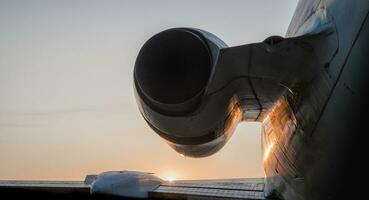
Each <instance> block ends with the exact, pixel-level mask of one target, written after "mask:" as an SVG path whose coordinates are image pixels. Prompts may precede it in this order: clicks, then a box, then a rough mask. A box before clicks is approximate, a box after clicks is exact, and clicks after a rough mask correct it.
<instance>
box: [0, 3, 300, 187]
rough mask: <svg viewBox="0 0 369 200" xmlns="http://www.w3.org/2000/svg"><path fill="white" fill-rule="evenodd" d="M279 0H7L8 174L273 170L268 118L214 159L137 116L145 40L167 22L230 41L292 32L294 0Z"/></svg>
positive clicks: (0, 94)
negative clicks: (263, 138) (138, 63)
mask: <svg viewBox="0 0 369 200" xmlns="http://www.w3.org/2000/svg"><path fill="white" fill-rule="evenodd" d="M275 2H276V1H272V0H269V1H266V0H265V1H262V0H253V1H251V0H239V1H235V0H230V1H226V0H224V1H214V0H209V1H198V0H194V1H189V0H187V1H169V0H168V1H134V0H132V1H110V0H109V1H102V0H101V1H74V0H73V1H72V0H70V1H69V0H65V1H46V0H45V1H37V0H33V1H28V0H24V1H18V0H0V179H54V180H55V179H60V180H82V179H84V176H85V175H86V174H96V173H100V172H103V171H109V170H137V171H147V172H154V173H156V174H157V175H159V176H160V177H162V178H165V179H168V178H174V179H199V178H201V179H204V178H239V177H261V176H264V173H263V169H262V155H261V143H260V124H258V123H242V124H240V125H239V126H238V127H237V130H236V132H235V134H234V135H233V137H232V138H231V140H230V141H229V142H228V144H226V146H225V147H224V148H223V149H222V150H221V151H220V152H218V153H217V154H215V155H213V156H210V157H207V158H201V159H193V158H187V157H182V156H180V155H179V154H178V153H176V152H175V151H174V150H172V149H171V148H170V147H169V146H168V145H167V144H166V143H165V141H164V140H163V139H161V138H160V137H159V136H158V135H156V134H155V133H154V132H153V131H152V130H151V129H150V128H149V127H148V126H147V124H146V123H145V122H144V120H143V118H142V117H141V116H140V114H139V111H138V109H137V106H136V102H135V99H134V95H133V81H132V80H133V66H134V62H135V59H136V56H137V54H138V51H139V49H140V48H141V46H142V45H143V43H144V42H145V41H146V40H147V39H149V38H150V37H151V36H152V35H154V34H156V33H158V32H160V31H162V30H164V29H167V28H172V27H196V28H201V29H204V30H207V31H209V32H211V33H213V34H215V35H217V36H218V37H219V38H221V39H222V40H223V41H225V42H226V43H227V44H228V45H229V46H235V45H240V44H245V43H251V42H259V41H262V40H264V39H265V38H267V37H268V36H271V35H282V36H284V34H285V32H286V30H287V27H288V25H289V22H290V19H291V17H292V14H293V11H294V9H295V6H296V4H297V0H283V1H278V4H276V3H275Z"/></svg>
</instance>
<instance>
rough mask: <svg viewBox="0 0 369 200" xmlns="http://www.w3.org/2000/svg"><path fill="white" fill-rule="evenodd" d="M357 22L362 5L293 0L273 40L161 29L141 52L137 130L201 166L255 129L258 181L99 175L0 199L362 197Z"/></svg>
mask: <svg viewBox="0 0 369 200" xmlns="http://www.w3.org/2000/svg"><path fill="white" fill-rule="evenodd" d="M368 15H369V1H365V0H306V1H303V0H300V1H299V2H298V5H297V8H296V10H295V13H294V15H293V18H292V21H291V23H290V25H289V28H288V31H287V33H286V36H285V37H284V38H283V37H280V36H271V37H269V38H267V39H265V40H264V41H262V42H259V43H252V44H246V45H240V46H235V47H228V46H227V45H226V44H225V43H224V42H223V41H222V40H221V39H219V38H218V37H216V36H215V35H213V34H211V33H209V32H206V31H204V30H201V29H195V28H172V29H168V30H165V31H163V32H160V33H158V34H156V35H154V36H153V37H152V38H150V39H149V40H148V41H147V42H146V43H145V44H144V45H143V47H142V48H141V50H140V52H139V54H138V56H137V60H136V63H135V67H134V87H135V96H136V100H137V104H138V107H139V110H140V112H141V114H142V116H143V118H144V119H145V121H146V122H147V124H148V125H149V126H150V127H151V128H152V129H153V130H154V131H155V132H156V133H157V134H158V135H159V136H160V137H162V138H164V139H165V140H166V141H167V143H168V144H169V145H170V146H171V147H172V148H173V149H174V150H176V151H177V152H178V153H180V154H182V155H185V156H190V157H205V156H209V155H212V154H214V153H216V152H217V151H218V150H219V149H221V148H222V147H223V146H224V145H225V143H226V142H227V141H228V140H229V138H230V137H231V135H232V133H233V131H234V129H235V127H236V126H237V124H238V123H239V122H241V121H256V122H260V123H261V124H262V133H261V134H262V141H261V143H262V145H261V146H262V150H263V166H264V171H265V177H262V178H256V179H228V180H227V179H224V180H192V181H191V180H188V181H173V182H168V181H164V180H161V179H159V178H158V177H156V176H155V175H154V174H151V173H144V172H132V171H121V172H105V173H102V174H100V175H89V176H87V177H86V179H85V181H84V182H37V181H1V182H0V196H2V195H10V196H16V195H20V196H21V197H30V196H37V197H40V198H41V197H46V198H50V197H52V198H57V199H58V198H76V199H94V198H97V199H99V198H105V199H106V198H117V199H121V198H122V199H126V198H127V199H142V198H143V199H284V200H327V199H343V198H347V199H359V198H363V197H365V196H366V191H365V183H363V181H364V182H365V178H364V177H363V176H364V175H365V172H366V169H365V167H366V165H365V163H364V162H365V160H366V157H367V155H366V149H365V147H366V140H365V139H364V137H365V133H366V127H367V124H366V123H367V121H368V117H367V115H366V113H367V111H369V108H368V103H367V99H366V97H367V96H369V95H368V93H369V89H368V85H369V78H368V72H369V67H368V65H369V64H368V63H369V19H368ZM245 148H247V147H245ZM240 153H241V152H240ZM22 195H23V196H22Z"/></svg>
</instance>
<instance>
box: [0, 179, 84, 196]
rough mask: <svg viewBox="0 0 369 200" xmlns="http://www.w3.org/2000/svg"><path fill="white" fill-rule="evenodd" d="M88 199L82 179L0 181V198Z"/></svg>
mask: <svg viewBox="0 0 369 200" xmlns="http://www.w3.org/2000/svg"><path fill="white" fill-rule="evenodd" d="M33 197H34V198H35V199H71V198H72V199H89V197H90V185H89V184H85V183H84V182H83V181H13V180H12V181H0V199H18V198H19V199H25V198H27V199H28V198H31V199H32V198H33Z"/></svg>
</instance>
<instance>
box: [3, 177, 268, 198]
mask: <svg viewBox="0 0 369 200" xmlns="http://www.w3.org/2000/svg"><path fill="white" fill-rule="evenodd" d="M92 183H93V181H91V182H88V181H87V182H86V181H85V182H82V181H0V198H1V199H14V198H18V197H20V198H33V197H34V198H37V199H38V200H39V199H125V197H119V196H114V195H109V194H105V195H101V194H97V195H95V194H92V193H91V188H92V187H93V184H92ZM147 194H148V196H147V197H146V199H265V198H264V182H263V179H262V178H251V179H217V180H185V181H173V182H164V183H162V184H160V185H158V186H157V187H155V188H153V189H150V190H149V191H147ZM4 197H9V198H4ZM126 197H129V194H128V195H126ZM129 198H131V197H129Z"/></svg>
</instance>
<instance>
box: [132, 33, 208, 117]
mask: <svg viewBox="0 0 369 200" xmlns="http://www.w3.org/2000/svg"><path fill="white" fill-rule="evenodd" d="M179 33H180V34H185V35H187V37H191V39H192V40H193V41H192V42H193V43H196V44H195V45H196V47H199V46H200V47H201V48H202V49H201V53H202V54H201V55H200V56H198V57H196V58H193V59H202V62H204V63H206V66H204V68H206V69H200V72H201V73H202V74H200V75H199V76H200V78H199V76H197V78H198V80H197V81H198V82H200V83H201V84H197V85H195V86H194V87H192V90H190V92H189V93H190V94H189V95H188V94H187V96H186V95H185V96H184V97H185V98H181V99H175V100H174V101H165V99H161V98H158V96H157V95H150V94H148V92H147V89H148V88H149V89H150V87H151V86H146V88H145V86H144V85H143V84H144V83H145V81H144V80H143V79H140V75H138V71H140V70H143V69H139V68H143V67H144V66H143V64H142V62H141V61H140V59H143V58H142V56H146V55H145V54H144V53H147V52H144V51H145V50H146V51H147V49H146V48H147V44H148V43H150V41H152V40H158V37H159V39H160V36H161V35H163V34H174V35H175V34H177V35H178V34H179ZM164 36H165V35H164ZM169 41H170V40H169ZM154 42H157V41H154ZM180 44H181V43H180ZM186 48H189V47H188V46H187V47H186ZM149 50H151V49H149ZM190 53H192V52H190ZM142 54H143V55H142ZM159 55H160V54H159ZM191 60H192V59H191ZM191 60H190V61H189V62H192V61H191ZM196 62H197V61H196ZM190 64H191V63H190ZM195 64H197V63H195ZM140 65H142V66H140ZM166 67H167V66H165V67H164V69H165V68H166ZM190 67H191V66H190ZM200 67H202V66H200ZM161 70H163V69H161ZM190 70H193V69H192V68H191V69H190ZM212 70H213V55H212V54H211V50H210V47H209V45H208V43H207V40H206V38H205V37H204V36H203V35H202V34H201V33H200V32H199V31H197V30H193V29H189V28H173V29H168V30H165V31H163V32H160V33H158V34H156V35H154V36H153V37H151V38H150V39H149V40H148V41H147V42H146V43H145V44H144V46H143V47H142V48H141V50H140V53H139V55H138V56H137V59H136V63H135V68H134V84H135V88H136V91H137V93H138V95H139V96H140V98H141V99H142V100H143V101H144V102H145V103H146V104H147V105H149V106H150V107H152V108H154V109H155V110H157V111H158V112H160V113H163V114H166V115H184V114H188V113H190V112H193V111H194V110H196V108H197V107H198V106H199V105H200V104H201V100H202V97H203V94H204V92H205V90H206V87H207V85H208V81H209V80H210V76H211V74H212ZM141 73H142V72H141ZM187 81H188V80H187ZM160 84H162V83H159V85H160ZM161 86H164V87H165V86H166V85H163V84H162V85H161ZM167 87H168V86H167ZM169 87H170V86H169ZM172 90H173V89H172ZM179 92H180V91H179ZM185 92H186V91H185ZM151 94H152V93H151ZM182 97H183V96H182ZM163 100H164V101H163Z"/></svg>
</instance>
